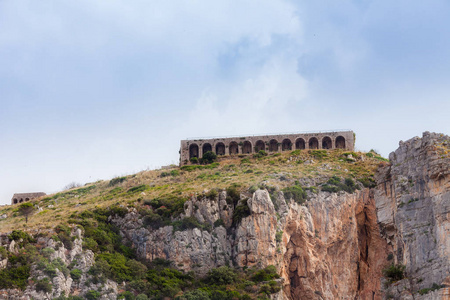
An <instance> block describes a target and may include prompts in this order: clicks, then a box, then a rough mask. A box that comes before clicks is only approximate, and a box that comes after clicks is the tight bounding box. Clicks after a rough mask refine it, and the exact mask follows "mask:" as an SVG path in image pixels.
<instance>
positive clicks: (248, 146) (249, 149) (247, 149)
mask: <svg viewBox="0 0 450 300" xmlns="http://www.w3.org/2000/svg"><path fill="white" fill-rule="evenodd" d="M242 153H244V154H249V153H252V143H250V142H249V141H245V142H244V144H242Z"/></svg>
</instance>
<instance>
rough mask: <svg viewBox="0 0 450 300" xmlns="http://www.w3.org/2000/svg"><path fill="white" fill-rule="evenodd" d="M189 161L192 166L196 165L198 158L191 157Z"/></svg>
mask: <svg viewBox="0 0 450 300" xmlns="http://www.w3.org/2000/svg"><path fill="white" fill-rule="evenodd" d="M190 161H191V163H193V164H198V158H197V157H191V159H190Z"/></svg>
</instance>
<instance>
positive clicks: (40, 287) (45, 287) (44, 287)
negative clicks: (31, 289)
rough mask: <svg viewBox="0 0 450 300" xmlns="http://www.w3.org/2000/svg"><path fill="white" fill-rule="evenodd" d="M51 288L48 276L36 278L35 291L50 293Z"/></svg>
mask: <svg viewBox="0 0 450 300" xmlns="http://www.w3.org/2000/svg"><path fill="white" fill-rule="evenodd" d="M52 290H53V288H52V285H51V283H50V280H49V279H48V278H44V279H41V280H38V281H37V283H36V291H38V292H44V293H51V292H52Z"/></svg>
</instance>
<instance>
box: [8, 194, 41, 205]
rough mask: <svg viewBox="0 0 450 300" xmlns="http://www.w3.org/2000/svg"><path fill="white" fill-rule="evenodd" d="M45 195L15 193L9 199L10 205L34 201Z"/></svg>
mask: <svg viewBox="0 0 450 300" xmlns="http://www.w3.org/2000/svg"><path fill="white" fill-rule="evenodd" d="M45 195H47V194H46V193H17V194H14V196H13V197H12V199H11V204H19V203H23V202H28V201H30V200H32V199H36V198H39V197H42V196H45Z"/></svg>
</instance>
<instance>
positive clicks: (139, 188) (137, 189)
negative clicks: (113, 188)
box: [127, 184, 148, 194]
mask: <svg viewBox="0 0 450 300" xmlns="http://www.w3.org/2000/svg"><path fill="white" fill-rule="evenodd" d="M147 188H148V186H147V185H146V184H141V185H138V186H135V187H132V188H130V189H129V190H128V191H127V193H128V194H136V193H140V192H143V191H145V190H147Z"/></svg>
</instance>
